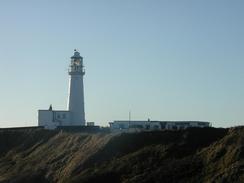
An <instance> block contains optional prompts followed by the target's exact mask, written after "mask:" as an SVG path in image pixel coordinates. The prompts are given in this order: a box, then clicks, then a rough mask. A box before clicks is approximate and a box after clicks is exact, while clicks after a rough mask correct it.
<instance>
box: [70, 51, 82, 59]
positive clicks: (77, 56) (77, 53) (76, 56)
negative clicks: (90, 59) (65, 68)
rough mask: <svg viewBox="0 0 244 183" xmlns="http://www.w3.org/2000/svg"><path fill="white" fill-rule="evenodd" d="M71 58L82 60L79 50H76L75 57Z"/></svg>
mask: <svg viewBox="0 0 244 183" xmlns="http://www.w3.org/2000/svg"><path fill="white" fill-rule="evenodd" d="M71 58H82V57H81V56H80V53H79V52H78V51H77V50H74V55H73V56H72V57H71Z"/></svg>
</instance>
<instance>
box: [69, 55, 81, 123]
mask: <svg viewBox="0 0 244 183" xmlns="http://www.w3.org/2000/svg"><path fill="white" fill-rule="evenodd" d="M84 75H85V71H84V66H83V58H82V57H81V56H80V53H79V52H78V51H77V50H74V55H73V56H72V57H71V63H70V67H69V96H68V105H67V110H68V111H70V116H71V119H70V120H71V124H72V125H85V110H84V85H83V77H84Z"/></svg>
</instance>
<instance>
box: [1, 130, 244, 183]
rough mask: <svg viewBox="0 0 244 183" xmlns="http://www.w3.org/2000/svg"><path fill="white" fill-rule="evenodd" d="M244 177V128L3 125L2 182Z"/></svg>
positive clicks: (230, 179)
mask: <svg viewBox="0 0 244 183" xmlns="http://www.w3.org/2000/svg"><path fill="white" fill-rule="evenodd" d="M105 181H106V182H115V183H116V182H124V183H130V182H135V183H137V182H138V183H139V182H140V183H141V182H142V183H151V182H152V183H153V182H166V183H167V182H170V183H171V182H173V183H174V182H177V183H178V182H183V183H184V182H187V183H188V182H190V183H191V182H199V183H201V182H202V183H205V182H209V183H210V182H216V183H218V182H219V183H225V182H226V183H229V182H244V127H236V128H230V129H216V128H203V129H199V128H191V129H187V130H181V131H154V132H141V133H130V134H125V133H124V134H117V135H115V134H109V133H95V134H91V133H74V132H73V133H71V132H63V131H60V130H56V131H49V130H43V129H19V130H0V182H10V183H20V182H23V183H28V182H35V183H38V182H44V183H46V182H65V183H66V182H72V183H76V182H77V183H78V182H82V183H83V182H84V183H86V182H87V183H90V182H94V183H95V182H96V183H97V182H105Z"/></svg>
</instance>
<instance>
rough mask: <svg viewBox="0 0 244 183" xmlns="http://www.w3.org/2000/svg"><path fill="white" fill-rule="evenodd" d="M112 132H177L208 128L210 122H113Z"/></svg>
mask: <svg viewBox="0 0 244 183" xmlns="http://www.w3.org/2000/svg"><path fill="white" fill-rule="evenodd" d="M109 125H110V129H111V131H112V132H135V131H147V130H148V131H149V130H164V129H167V130H179V129H186V128H190V127H200V128H204V127H210V126H211V124H210V122H202V121H150V120H148V121H114V122H110V123H109Z"/></svg>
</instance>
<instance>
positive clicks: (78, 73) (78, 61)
mask: <svg viewBox="0 0 244 183" xmlns="http://www.w3.org/2000/svg"><path fill="white" fill-rule="evenodd" d="M68 73H69V91H68V104H67V110H53V107H52V106H50V107H49V109H48V110H38V126H41V127H44V128H46V129H55V128H64V127H78V126H80V127H81V126H85V124H86V122H85V109H84V86H83V77H84V75H85V71H84V65H83V58H82V57H81V56H80V53H79V52H78V51H77V50H74V55H73V56H71V60H70V64H69V72H68ZM89 124H90V123H88V125H89Z"/></svg>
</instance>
